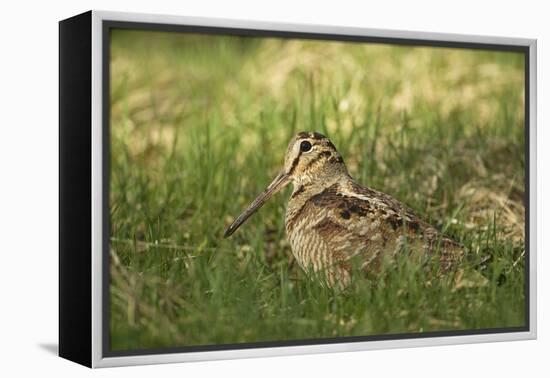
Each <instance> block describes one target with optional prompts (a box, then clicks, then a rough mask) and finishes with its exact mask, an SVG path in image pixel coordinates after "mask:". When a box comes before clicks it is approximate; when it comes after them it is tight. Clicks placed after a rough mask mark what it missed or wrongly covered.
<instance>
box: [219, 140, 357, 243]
mask: <svg viewBox="0 0 550 378" xmlns="http://www.w3.org/2000/svg"><path fill="white" fill-rule="evenodd" d="M341 175H347V169H346V166H345V164H344V160H343V159H342V157H341V156H340V154H339V153H338V151H337V150H336V147H334V144H332V142H331V141H330V140H329V139H328V138H327V137H326V136H324V135H323V134H320V133H317V132H300V133H298V134H296V135H295V136H294V137H293V138H292V140H291V141H290V143H289V144H288V148H287V151H286V156H285V163H284V167H283V169H282V170H281V172H280V173H279V174H278V175H277V176H276V177H275V179H273V181H272V182H271V184H269V185H268V186H267V188H266V189H265V190H264V191H263V192H262V193H261V194H260V195H258V197H256V199H255V200H254V201H252V203H251V204H250V205H249V206H248V207H247V208H246V209H245V210H244V211H243V212H242V213H241V214H240V215H239V216H238V217H237V218H236V219H235V221H234V222H233V223H232V224H231V225H230V226H229V227H228V228H227V230H226V231H225V234H224V236H225V237H228V236H231V235H232V234H233V233H234V232H235V231H236V230H237V228H239V226H240V225H242V224H243V223H244V222H245V221H246V220H247V219H248V218H249V217H250V216H251V215H252V214H254V213H255V212H256V210H258V209H259V208H260V207H262V205H263V204H264V203H265V202H266V201H267V200H269V199H270V198H271V196H273V194H275V193H277V192H279V191H280V190H281V189H283V188H284V187H285V186H286V185H288V184H289V183H291V182H292V183H294V184H295V185H300V186H302V185H317V186H320V187H324V186H330V185H332V183H334V181H335V180H337V179H338V178H339V177H340V176H341Z"/></svg>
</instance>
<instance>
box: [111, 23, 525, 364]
mask: <svg viewBox="0 0 550 378" xmlns="http://www.w3.org/2000/svg"><path fill="white" fill-rule="evenodd" d="M312 27H314V26H312ZM112 29H130V30H136V31H163V32H176V33H196V34H210V35H220V36H242V37H271V38H284V39H309V40H324V41H339V42H360V43H376V44H391V45H403V46H417V47H444V48H460V49H473V50H491V51H503V52H506V51H507V52H518V53H523V54H524V59H525V60H524V69H525V79H524V89H525V109H524V112H525V116H524V120H525V124H524V129H525V148H524V153H525V183H524V185H525V196H524V206H525V257H524V258H525V264H524V265H525V271H524V298H525V301H524V302H525V325H524V326H519V327H505V328H479V329H470V330H449V331H430V332H422V333H398V334H382V335H368V336H340V337H334V338H318V339H297V340H284V341H276V340H274V341H262V342H250V343H234V344H214V345H192V346H179V347H165V348H152V349H145V348H144V349H132V350H124V351H112V350H111V349H110V327H111V323H110V296H109V293H110V272H109V262H110V256H109V236H110V216H109V214H110V212H109V189H110V164H109V161H110V116H111V114H110V113H111V112H110V110H111V109H110V58H111V54H110V47H111V43H110V42H111V34H110V31H111V30H112ZM404 33H406V32H404ZM101 38H102V54H101V55H102V56H101V58H102V78H101V80H102V134H103V137H102V155H103V156H102V179H103V188H102V210H103V219H102V227H103V229H102V232H103V241H102V290H101V298H102V314H101V316H102V324H103V326H102V331H101V332H102V357H124V356H141V355H152V354H172V353H190V352H206V351H223V350H238V349H241V350H242V349H255V348H276V347H292V346H308V345H319V344H327V345H328V344H341V343H353V342H365V341H386V340H401V339H421V338H430V337H449V336H471V335H484V334H497V333H514V332H528V331H530V297H529V294H530V276H529V265H530V264H529V263H530V245H531V243H530V233H529V230H530V224H529V223H530V221H529V217H530V211H529V206H530V193H529V189H530V187H529V179H530V166H529V164H530V158H529V152H530V151H529V137H530V131H529V128H530V111H529V109H530V100H531V99H530V69H531V68H530V54H529V53H530V47H529V46H522V45H511V44H510V45H508V44H498V43H481V42H456V41H436V40H429V39H417V38H395V37H372V36H358V35H343V34H325V33H310V32H295V31H279V30H276V31H275V30H261V29H244V28H232V27H212V26H200V25H177V24H160V23H147V22H132V21H116V20H103V21H102V36H101Z"/></svg>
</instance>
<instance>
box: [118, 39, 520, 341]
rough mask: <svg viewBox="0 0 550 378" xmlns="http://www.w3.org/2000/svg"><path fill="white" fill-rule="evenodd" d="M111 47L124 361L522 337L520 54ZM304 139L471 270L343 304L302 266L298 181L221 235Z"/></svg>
mask: <svg viewBox="0 0 550 378" xmlns="http://www.w3.org/2000/svg"><path fill="white" fill-rule="evenodd" d="M112 37H113V40H112V46H111V55H112V60H111V122H110V127H111V160H110V204H109V207H110V232H111V235H110V256H111V262H110V266H111V276H110V278H111V286H110V330H111V348H112V349H113V350H128V349H146V348H159V347H175V346H196V345H211V344H233V343H248V342H261V341H283V340H291V339H311V338H331V337H335V336H364V335H380V334H387V333H417V332H428V331H442V330H443V331H448V330H469V329H480V328H501V327H517V326H522V325H524V319H525V296H524V279H525V277H524V267H525V261H524V251H525V242H524V238H525V232H524V224H525V212H524V195H525V187H524V179H525V159H524V151H525V150H524V148H525V136H524V101H525V99H524V59H523V56H522V55H521V54H518V53H513V52H490V51H482V50H467V49H450V48H433V47H408V46H398V45H395V46H389V45H382V44H355V43H338V42H331V43H326V42H318V41H312V40H309V41H308V40H292V41H285V40H278V39H268V40H265V39H253V38H239V37H215V38H213V37H206V36H200V35H189V34H188V35H185V34H177V33H157V32H154V33H153V32H138V31H122V30H116V31H114V32H113V34H112ZM302 130H307V131H319V132H321V133H323V134H325V135H327V136H329V137H330V138H331V139H332V141H333V142H334V144H335V145H336V147H337V148H338V150H339V151H340V153H341V154H342V156H343V157H344V159H345V161H346V163H347V166H348V169H349V171H350V173H351V174H352V176H353V177H355V178H356V179H357V181H358V182H360V183H361V184H362V185H365V186H369V187H372V188H375V189H378V190H381V191H384V192H386V193H388V194H391V195H392V196H394V197H396V198H398V199H399V200H400V201H402V202H404V203H405V204H407V205H408V206H410V207H411V208H413V209H414V210H415V211H416V212H417V213H418V214H419V215H420V216H421V217H422V218H423V219H425V220H426V221H428V222H430V223H431V224H432V225H434V226H435V227H437V228H438V229H440V230H442V231H443V232H445V233H446V234H448V235H450V236H451V237H453V238H454V239H456V240H457V241H459V242H461V243H463V244H464V245H465V246H466V247H467V250H468V255H467V258H466V259H465V261H464V263H463V265H462V266H461V269H460V271H459V272H458V273H452V274H448V275H446V276H443V277H437V278H434V276H430V275H429V274H427V273H426V270H425V269H422V268H420V267H419V266H418V264H415V263H413V262H411V261H409V260H407V259H406V258H402V259H400V260H399V261H398V262H397V264H395V265H393V266H392V267H391V268H388V269H387V270H386V271H384V272H383V274H382V275H381V276H379V277H377V278H370V279H364V280H357V281H356V282H354V285H353V286H352V287H351V288H349V290H348V291H347V292H345V293H339V292H335V291H333V290H330V289H326V288H323V287H321V286H319V285H318V284H317V283H316V282H315V281H312V280H310V279H308V278H307V277H306V276H305V275H304V274H303V272H302V271H301V270H300V269H299V267H298V266H297V264H294V263H293V258H292V255H291V252H290V248H289V246H288V243H287V241H286V236H285V231H284V211H285V203H286V200H287V198H288V196H289V190H290V189H288V190H287V191H285V192H284V193H280V194H279V195H277V196H276V197H274V198H273V199H272V200H270V201H269V203H268V204H267V205H266V206H264V207H263V208H262V209H261V210H260V211H259V212H258V213H257V214H256V215H255V216H254V218H253V219H251V221H249V222H247V223H246V224H245V225H243V226H242V227H241V228H240V229H239V231H238V232H237V233H236V234H235V235H234V236H233V237H232V238H230V239H224V238H223V232H224V229H225V228H226V227H227V225H228V224H229V223H230V222H231V221H232V219H233V217H234V216H236V215H238V213H239V212H240V211H241V210H242V209H243V208H244V207H245V206H246V205H247V204H248V203H249V202H250V201H251V200H252V199H254V198H255V196H256V195H257V194H258V193H259V192H260V191H261V190H263V188H264V187H265V185H267V184H268V183H269V182H270V179H271V178H272V177H274V176H275V174H276V173H277V172H278V170H279V169H280V168H281V167H282V163H283V157H284V153H285V149H286V144H287V143H288V141H289V140H290V138H291V136H292V135H293V134H294V133H296V132H298V131H302ZM487 256H489V257H490V258H491V260H490V261H489V262H488V263H486V264H485V266H483V267H481V268H480V267H479V262H480V261H481V260H483V259H485V258H486V257H487ZM479 275H483V276H484V277H485V278H486V280H487V281H486V282H485V283H484V284H482V283H480V282H481V281H480V280H477V279H476V280H471V279H470V278H469V277H478V276H479Z"/></svg>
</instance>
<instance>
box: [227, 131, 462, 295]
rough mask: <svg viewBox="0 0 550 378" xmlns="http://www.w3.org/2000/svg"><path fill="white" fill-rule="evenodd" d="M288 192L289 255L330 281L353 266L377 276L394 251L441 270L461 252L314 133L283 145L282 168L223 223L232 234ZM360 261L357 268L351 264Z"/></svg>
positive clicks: (345, 277)
mask: <svg viewBox="0 0 550 378" xmlns="http://www.w3.org/2000/svg"><path fill="white" fill-rule="evenodd" d="M289 183H292V184H293V187H294V190H293V192H292V195H291V196H290V200H289V201H288V206H287V210H286V217H285V225H286V232H287V237H288V241H289V243H290V247H291V249H292V253H293V255H294V257H295V259H296V261H297V262H298V263H299V265H300V266H301V267H302V269H304V270H305V271H306V273H310V272H315V273H317V274H318V276H319V277H324V279H325V280H326V283H327V284H328V285H330V286H334V285H335V284H337V285H340V286H344V287H345V286H347V285H348V284H349V282H350V280H351V274H352V271H354V269H352V268H353V267H356V266H359V268H360V270H362V271H364V272H365V273H376V272H377V271H378V270H379V269H380V265H381V262H382V260H383V259H385V258H388V257H389V258H390V259H391V258H393V257H395V255H396V254H397V253H405V252H404V251H409V253H410V254H416V255H417V256H419V255H420V256H437V258H438V259H439V264H440V268H441V271H446V270H448V269H449V268H450V267H452V266H453V265H454V264H455V263H456V262H457V261H458V260H459V259H460V258H461V257H462V252H463V251H462V247H461V245H460V244H458V243H457V242H455V241H453V240H452V239H450V238H448V237H446V236H444V235H442V234H441V233H439V232H438V231H437V230H436V229H435V228H433V227H432V226H430V225H429V224H427V223H426V222H424V221H422V220H421V219H420V218H419V217H418V216H416V215H415V214H414V212H413V211H412V210H411V209H410V208H408V207H406V206H405V205H403V204H402V203H400V202H399V201H397V200H396V199H394V198H393V197H391V196H389V195H387V194H385V193H382V192H379V191H377V190H374V189H370V188H368V187H363V186H361V185H359V184H358V183H357V182H355V180H354V179H353V178H352V177H351V176H350V174H349V173H348V170H347V168H346V165H345V164H344V160H343V159H342V157H341V156H340V154H339V153H338V151H337V150H336V147H335V146H334V144H332V142H331V141H330V140H329V139H328V138H327V137H325V136H324V135H322V134H319V133H317V132H301V133H298V134H297V135H296V136H295V137H294V138H293V139H292V140H291V141H290V143H289V145H288V149H287V152H286V156H285V163H284V168H283V170H282V171H281V172H280V173H279V174H278V175H277V177H275V179H274V180H273V181H272V182H271V184H269V186H268V187H267V188H266V189H265V190H264V191H263V192H262V193H261V194H260V195H259V196H258V197H257V198H256V199H255V200H254V201H253V202H252V203H251V204H250V205H249V206H248V207H247V208H246V209H245V210H244V211H243V212H242V214H241V215H239V216H238V217H237V219H235V221H234V222H233V223H232V224H231V225H230V226H229V228H228V229H227V230H226V232H225V235H224V236H225V237H228V236H230V235H231V234H233V233H234V232H235V230H237V228H239V226H240V225H242V224H243V223H244V222H245V221H246V220H247V219H248V218H249V217H250V216H251V215H252V214H253V213H254V212H255V211H256V210H258V209H259V208H260V207H261V206H262V205H263V204H264V203H265V202H266V201H267V200H268V199H269V198H271V196H272V195H273V194H275V193H277V192H278V191H280V190H281V189H282V188H284V187H285V186H286V185H287V184H289ZM357 263H358V265H357Z"/></svg>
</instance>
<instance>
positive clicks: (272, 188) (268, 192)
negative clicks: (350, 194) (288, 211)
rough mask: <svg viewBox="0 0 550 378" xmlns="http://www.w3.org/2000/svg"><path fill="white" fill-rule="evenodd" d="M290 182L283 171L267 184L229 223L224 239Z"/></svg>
mask: <svg viewBox="0 0 550 378" xmlns="http://www.w3.org/2000/svg"><path fill="white" fill-rule="evenodd" d="M289 182H290V178H289V176H288V174H287V173H285V172H284V171H283V172H281V173H279V174H278V175H277V177H275V179H274V180H273V181H272V182H271V184H269V186H268V187H267V188H266V189H265V190H264V191H263V192H262V193H261V194H260V195H259V196H258V197H256V199H255V200H254V201H252V203H251V204H250V205H248V207H247V208H246V209H245V210H244V211H243V212H242V213H241V215H239V216H238V217H237V219H235V220H234V221H233V223H231V226H229V227H228V228H227V230H225V234H224V235H223V237H224V238H227V237H229V236H231V235H232V234H233V233H234V232H235V231H236V230H237V228H239V227H240V225H241V224H243V223H244V222H246V220H247V219H248V218H249V217H250V216H251V215H252V214H254V213H255V212H256V210H258V209H259V208H260V207H262V205H263V204H264V203H265V202H266V201H267V200H268V199H270V198H271V196H272V195H273V194H275V193H277V192H278V191H280V190H281V189H283V188H284V187H285V186H286V185H287V184H288V183H289Z"/></svg>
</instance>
